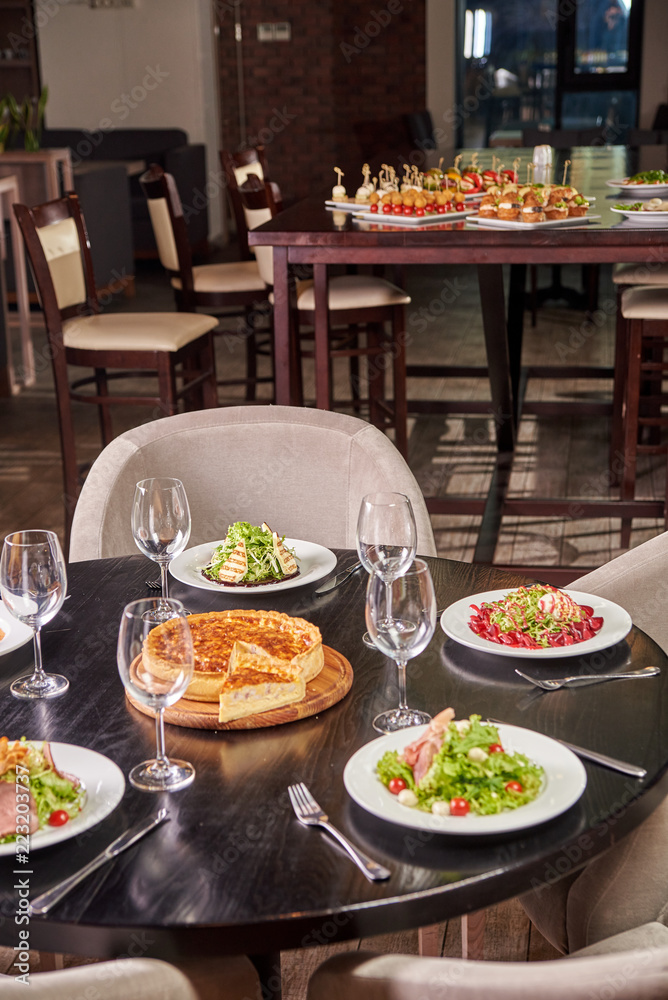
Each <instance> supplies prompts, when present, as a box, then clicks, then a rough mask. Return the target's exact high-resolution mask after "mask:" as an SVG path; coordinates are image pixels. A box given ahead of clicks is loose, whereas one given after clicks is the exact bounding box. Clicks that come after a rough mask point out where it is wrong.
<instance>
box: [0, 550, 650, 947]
mask: <svg viewBox="0 0 668 1000" xmlns="http://www.w3.org/2000/svg"><path fill="white" fill-rule="evenodd" d="M337 555H338V556H339V566H338V568H339V569H341V568H343V567H345V566H346V565H348V564H350V563H352V562H353V560H354V559H356V558H357V557H356V554H355V553H353V552H339V553H337ZM429 563H430V566H431V568H432V572H433V576H434V581H435V585H436V592H437V598H438V606H439V607H440V608H442V607H445V606H447V605H448V604H449V603H452V602H453V601H455V600H458V599H459V598H461V597H465V596H467V595H469V594H474V593H479V592H482V591H487V590H491V589H495V588H499V587H505V586H509V587H510V586H514V585H517V584H518V583H520V582H523V581H522V580H521V579H520V578H519V577H517V576H514V575H510V574H507V573H502V572H500V571H497V570H494V569H491V568H488V567H484V566H479V565H470V564H464V563H457V562H453V561H450V560H446V559H431V560H429ZM69 575H70V584H69V591H70V594H71V598H70V599H68V600H67V601H66V603H65V605H64V608H63V610H62V611H61V612H60V614H59V615H58V616H57V617H56V618H55V619H54V620H53V622H51V623H50V624H49V625H48V626H46V628H45V630H44V635H43V650H44V662H45V667H46V669H47V670H56V669H57V670H58V671H59V672H62V673H64V674H65V675H66V676H68V677H69V679H70V682H71V687H70V690H69V692H68V694H67V695H65V696H64V697H62V698H60V699H56V700H54V701H48V702H45V703H27V702H21V701H17V700H16V699H14V698H13V697H12V696H11V695H10V693H9V685H10V683H11V681H12V680H13V679H14V678H15V677H16V676H17V675H19V674H20V673H23V672H25V670H26V668H27V667H29V666H30V664H31V662H32V648H31V646H30V645H28V646H24V647H22V648H21V649H18V650H16V651H14V652H12V653H8V654H7V655H6V656H4V657H2V658H0V677H1V689H0V690H1V694H0V697H1V699H2V715H3V725H2V733H3V734H6V735H8V736H9V737H11V738H16V737H19V736H25V737H27V738H29V739H47V740H54V741H62V742H66V743H73V744H77V745H80V746H84V747H89V748H91V749H94V750H97V751H99V752H101V753H103V754H106V755H107V756H108V757H109V758H111V759H112V760H114V761H115V762H116V763H117V764H119V766H120V767H121V768H122V770H123V772H124V773H125V774H127V772H128V770H129V769H130V767H131V766H132V765H134V764H135V763H137V762H138V761H140V760H142V759H144V758H145V757H147V756H150V755H152V752H153V748H154V724H153V722H152V720H151V719H150V718H148V717H146V716H145V715H142V714H140V713H139V712H138V711H136V710H135V709H134V708H132V707H131V706H130V705H129V704H128V703H127V701H126V699H125V696H124V691H123V686H122V684H121V681H120V678H119V675H118V671H117V667H116V638H117V631H118V623H119V619H120V614H121V610H122V608H123V606H124V604H125V603H126V602H128V601H130V600H133V599H135V598H137V597H141V596H145V595H146V593H147V590H146V587H145V580H146V579H147V578H149V577H153V578H154V577H155V576H156V573H155V567H154V566H153V565H152V564H151V563H149V561H148V560H146V559H144V558H142V557H141V556H139V555H138V556H131V557H124V558H118V559H106V560H99V561H93V562H86V563H77V564H74V565H72V566H71V567H70V574H69ZM365 586H366V574H364V573H362V572H360V573H358V574H356V575H355V576H354V577H353V578H352V580H350V581H349V582H348V583H347V584H345V585H344V586H343V587H341V588H339V589H338V590H334V591H332V592H331V593H329V594H326V595H323V596H320V597H318V596H316V595H315V594H314V593H313V585H311V586H304V587H301V588H295V589H293V590H289V591H286V592H284V593H276V594H272V595H266V594H265V595H259V594H258V595H255V596H252V595H250V594H244V595H243V597H241V596H240V597H239V598H236V599H235V600H234V601H231V600H230V599H228V598H227V597H226V596H224V595H222V594H216V593H211V592H208V591H205V590H195V589H192V588H188V587H185V586H184V585H182V584H179V583H176V582H173V583H172V588H171V591H172V596H176V597H180V598H182V599H184V601H185V603H186V604H187V607H188V608H189V609H190V610H192V611H205V610H215V609H223V608H226V607H232V606H239V605H245V606H248V607H265V608H269V607H273V608H276V609H277V610H279V611H286V612H288V613H291V614H295V615H299V616H303V617H305V618H308V619H309V620H311V621H312V622H314V623H315V624H316V625H318V626H319V628H320V629H321V631H322V635H323V641H324V642H325V643H326V644H327V645H329V646H331V647H333V648H334V649H336V650H338V651H339V652H340V653H342V654H343V655H344V656H345V657H347V658H348V660H349V661H350V663H351V664H352V667H353V670H354V680H353V685H352V689H351V691H350V692H349V694H348V695H346V697H345V698H344V699H343V700H342V701H341V702H339V703H338V704H336V705H335V706H333V707H332V708H329V709H328V710H326V711H324V712H322V713H321V714H320V715H317V716H314V717H312V718H307V719H303V720H300V721H299V722H295V723H291V724H289V725H284V726H277V727H273V728H269V729H267V728H265V729H257V730H251V731H201V730H194V729H185V728H180V727H176V726H167V727H166V743H167V752H168V753H171V754H173V755H174V756H179V757H183V758H185V759H187V760H190V761H192V762H193V763H194V764H195V767H196V769H197V777H196V780H195V782H194V784H193V785H192V786H191V787H190V788H188V789H185V790H183V791H181V792H177V793H174V794H172V795H164V796H154V795H151V794H150V793H141V792H139V791H136V790H135V789H133V788H132V787H131V786H130V785H129V784H128V786H127V788H126V791H125V795H124V797H123V799H122V801H121V803H120V805H119V806H118V807H117V808H116V809H115V810H114V811H113V813H111V814H110V815H109V816H108V817H107V818H106V819H105V820H103V821H102V822H101V823H99V824H98V825H97V826H96V827H94V828H93V829H91V830H90V831H88V832H87V833H85V834H83V835H81V836H79V837H77V838H76V839H71V840H66V841H64V842H63V843H61V844H58V845H54V846H52V847H49V848H46V849H42V850H33V851H32V852H31V854H30V875H29V880H30V894H31V896H32V897H33V898H34V896H36V895H37V894H38V893H39V892H42V891H43V890H45V889H46V888H48V887H49V886H51V885H53V884H54V883H55V882H57V881H59V880H60V879H62V878H63V877H65V876H66V875H68V874H70V873H72V872H73V871H75V870H76V869H77V868H79V867H80V866H81V865H83V864H84V863H85V862H86V861H88V860H89V859H90V858H92V857H94V856H95V855H96V854H97V853H98V852H99V851H101V850H102V849H104V847H106V846H107V844H109V843H110V841H111V840H112V839H113V838H114V837H116V836H117V835H118V834H119V833H121V832H122V831H123V830H124V829H126V828H127V827H128V826H129V825H130V824H132V823H133V822H135V821H136V820H137V819H139V818H141V817H142V816H145V815H148V814H149V813H151V812H153V811H155V810H156V809H157V808H158V806H160V805H166V806H167V807H168V809H169V814H170V817H171V821H170V822H169V823H166V824H164V825H163V826H161V827H160V828H159V829H157V830H156V831H154V832H153V833H151V835H150V836H149V837H147V838H145V839H144V840H143V841H142V842H141V843H139V844H137V845H135V846H134V847H132V848H130V849H129V850H128V851H126V852H125V853H123V854H122V855H120V856H119V857H118V858H116V859H115V860H114V861H112V862H110V863H109V864H106V865H105V866H104V867H103V868H102V869H100V870H98V871H97V872H96V873H95V874H93V875H92V876H90V877H89V878H88V879H87V880H86V881H84V882H83V883H81V884H80V885H79V886H78V887H77V888H76V889H75V890H74V891H72V892H71V894H70V895H69V896H68V897H67V898H66V899H64V900H63V901H62V902H61V903H60V904H58V905H57V906H56V907H55V908H54V909H53V910H52V911H51V912H50V913H49V914H48V916H46V917H42V918H38V917H33V918H32V919H31V921H30V925H29V930H30V946H31V947H33V948H38V949H42V950H45V951H55V952H75V953H80V954H90V955H97V956H100V957H111V956H118V955H123V954H130V955H136V954H145V955H154V956H158V957H165V958H178V957H184V956H196V955H212V954H234V953H246V954H258V953H264V954H268V953H273V952H276V951H278V950H280V949H287V948H296V947H301V946H303V947H306V946H309V945H316V944H323V943H330V942H332V941H334V940H336V939H346V938H353V937H366V936H369V935H374V934H380V933H383V932H386V931H391V930H396V929H401V928H410V927H418V926H425V925H428V924H432V923H435V922H437V921H440V920H444V919H446V918H448V917H451V916H455V915H460V914H465V913H469V912H472V911H475V910H478V909H481V908H482V907H484V906H486V905H488V904H493V903H496V902H499V901H501V900H503V899H506V898H510V897H513V896H516V895H518V894H521V893H524V892H526V891H528V890H529V889H531V888H532V887H538V886H540V885H543V884H545V883H549V882H551V881H554V880H556V879H557V878H558V877H560V876H562V875H564V874H566V873H567V872H570V871H573V870H574V869H576V868H578V867H580V866H581V865H583V864H584V863H585V862H586V861H588V860H589V859H591V858H593V857H594V856H596V855H597V854H599V853H600V852H601V851H603V850H605V848H606V847H608V846H609V845H610V844H611V843H613V842H614V841H616V840H618V839H619V837H621V836H622V835H623V834H624V833H626V832H628V831H629V830H631V829H632V828H634V827H635V826H636V825H637V824H638V823H640V822H641V821H642V820H643V818H644V817H645V816H647V815H648V814H649V813H650V812H651V810H652V809H654V808H655V807H656V806H657V805H658V803H659V802H660V801H661V799H662V798H663V796H664V794H665V792H666V790H667V789H668V783H667V780H666V770H667V767H668V721H667V720H668V670H667V669H666V666H667V662H666V657H665V655H664V654H663V652H662V651H661V650H660V649H659V647H658V646H657V645H656V644H655V643H654V642H653V641H652V640H650V639H649V637H648V636H646V635H645V634H644V633H642V632H640V631H638V630H636V629H635V628H634V629H633V630H632V632H631V633H630V635H629V636H628V639H627V640H625V641H623V642H622V643H620V644H619V645H618V646H616V647H613V648H612V649H610V650H606V651H604V652H601V653H597V654H594V655H593V656H591V657H590V658H589V666H591V668H592V669H593V670H594V671H597V670H598V671H601V670H604V669H613V670H615V669H618V668H619V669H621V668H622V666H624V665H625V664H628V663H632V664H633V666H634V667H642V666H645V665H648V664H656V665H658V666H660V667H662V668H663V669H662V673H661V675H660V676H658V677H655V678H652V679H650V680H643V681H633V680H632V681H618V682H614V683H607V684H599V685H595V686H587V687H579V688H577V689H575V688H571V689H564V690H561V691H559V692H554V693H548V694H543V693H541V692H539V691H538V690H535V689H533V688H531V687H529V685H528V684H527V683H526V682H525V681H523V680H521V679H520V678H519V677H517V675H515V673H514V670H513V666H514V665H515V661H514V659H512V658H505V657H499V656H492V655H488V654H480V653H476V652H474V651H472V650H468V649H466V648H464V647H462V646H460V645H458V644H457V643H454V642H453V641H452V640H450V639H447V638H446V636H445V635H444V634H443V632H442V631H441V629H440V628H439V627H437V630H436V634H435V635H434V638H433V640H432V642H431V644H430V646H429V647H428V649H427V650H426V651H425V652H424V653H423V654H422V655H421V656H420V657H419V658H418V659H416V660H415V661H413V662H412V663H411V664H409V669H408V691H409V702H410V704H412V705H415V706H416V707H420V708H424V709H426V710H427V711H429V712H431V713H432V714H434V713H436V712H437V711H439V710H440V709H442V708H444V707H446V706H448V705H452V706H453V707H454V708H455V710H456V713H457V716H458V717H459V718H461V717H463V716H466V715H469V714H470V713H472V712H478V713H480V714H481V715H482V716H483V717H486V716H492V717H495V718H497V719H500V720H502V721H505V722H508V723H513V724H516V725H521V726H525V727H527V728H529V729H535V730H537V731H540V732H543V733H546V734H547V735H549V736H555V737H560V738H563V739H565V740H568V741H570V742H573V743H577V744H580V745H581V746H586V747H590V748H592V749H596V750H599V751H602V752H604V753H608V754H611V755H614V756H616V757H619V758H623V759H625V760H627V761H630V762H632V763H634V764H638V765H641V766H643V767H645V768H646V769H647V777H646V778H645V779H644V780H642V781H639V780H636V779H632V778H629V777H627V776H624V775H623V774H619V773H616V772H614V771H612V770H608V769H606V768H603V767H599V766H596V765H594V764H588V763H587V764H586V765H585V766H586V770H587V776H588V782H587V788H586V790H585V793H584V795H583V796H582V798H581V799H580V801H579V802H578V803H577V804H576V805H574V806H573V807H572V808H571V809H569V810H568V811H567V812H566V813H564V814H563V815H561V816H559V817H557V818H555V819H553V820H552V821H550V822H547V823H545V824H544V825H542V826H540V827H537V828H534V829H529V830H525V831H519V832H517V833H514V834H511V835H504V836H496V837H469V838H466V837H447V836H444V835H439V834H434V833H426V832H423V833H420V832H417V831H413V830H411V829H408V828H405V827H398V826H394V825H392V824H389V823H385V822H384V821H382V820H380V819H376V818H374V817H373V816H371V815H369V814H367V813H366V812H365V811H364V810H362V809H361V808H360V807H358V806H357V805H356V804H355V803H354V802H353V801H352V800H351V799H350V798H349V796H348V794H347V792H346V791H345V789H344V785H343V780H342V773H343V768H344V766H345V763H346V761H347V760H348V758H349V757H350V756H351V755H352V754H353V753H354V752H355V751H356V750H357V749H358V748H359V747H361V746H362V745H363V744H365V743H367V742H368V741H369V740H371V739H374V738H376V736H377V735H378V734H377V733H376V732H375V731H374V730H373V729H372V727H371V720H372V718H373V717H374V716H375V715H376V714H377V713H378V712H379V711H380V710H381V709H383V708H385V707H388V706H391V705H393V704H394V703H395V701H396V696H397V687H396V669H395V666H394V664H393V663H392V662H391V661H389V660H386V659H385V658H384V657H383V656H381V655H380V653H377V652H375V651H374V650H370V649H367V648H366V647H365V646H364V645H363V643H362V633H363V632H364V628H365V625H364V591H365ZM524 664H525V666H526V661H524ZM582 665H583V657H582V656H578V654H577V652H576V653H575V655H574V657H573V658H568V659H559V660H554V661H551V663H550V664H547V663H544V664H542V665H539V667H538V669H539V670H542V671H543V673H544V674H545V675H546V676H547V675H549V673H550V672H552V673H553V675H555V674H556V673H562V672H563V673H569V672H577V670H579V669H581V667H582ZM571 668H575V669H574V670H571ZM295 781H304V782H306V784H307V785H308V786H309V787H310V789H311V790H312V792H313V794H314V795H315V797H316V798H317V799H318V801H319V802H320V804H321V805H322V806H323V807H324V808H325V809H326V810H327V812H328V813H329V816H330V818H331V820H332V821H333V822H334V823H335V824H336V825H337V826H339V827H340V828H341V829H342V830H343V831H344V832H345V833H346V834H347V835H348V836H349V837H350V839H351V840H353V841H354V842H355V843H357V844H358V845H359V846H360V847H361V848H362V849H364V850H366V851H367V852H368V853H369V854H371V855H372V856H373V857H374V858H376V859H377V860H378V861H380V862H381V863H383V864H385V865H387V866H388V867H390V868H391V869H392V873H393V874H392V877H391V878H390V879H389V880H388V881H386V882H375V883H373V882H369V881H368V880H367V879H366V878H365V877H364V876H363V875H362V874H361V873H360V872H359V871H358V869H357V868H356V867H355V866H354V865H353V864H352V863H351V862H350V860H349V859H348V858H347V856H346V855H345V854H344V853H343V852H342V851H340V850H339V849H338V848H337V847H335V846H334V844H333V841H332V840H331V838H329V837H328V836H327V835H326V834H324V833H322V832H320V831H319V830H315V829H307V828H303V827H301V826H300V825H299V824H298V823H297V822H296V820H295V818H294V815H293V813H292V809H291V807H290V804H289V801H288V796H287V791H286V789H287V786H288V784H290V783H292V782H295ZM17 867H18V866H17V865H16V864H15V862H14V859H13V857H11V858H1V859H0V873H1V875H2V879H1V889H0V943H2V944H3V945H7V946H10V947H12V946H13V945H14V944H16V943H17V941H18V937H17V933H18V927H17V925H16V924H15V919H14V918H15V913H16V910H17V898H18V897H17V890H16V888H14V887H13V886H14V882H15V876H14V874H13V873H14V870H15V869H16V868H17ZM24 867H25V866H24Z"/></svg>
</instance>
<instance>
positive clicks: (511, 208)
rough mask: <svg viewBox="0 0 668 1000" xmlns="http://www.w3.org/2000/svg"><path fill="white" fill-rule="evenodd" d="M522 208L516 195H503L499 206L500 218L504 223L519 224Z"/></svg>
mask: <svg viewBox="0 0 668 1000" xmlns="http://www.w3.org/2000/svg"><path fill="white" fill-rule="evenodd" d="M521 207H522V205H521V202H519V201H518V198H517V194H516V193H512V194H508V195H501V197H500V198H499V204H498V218H499V219H502V220H503V221H504V222H517V221H518V219H519V217H520V209H521Z"/></svg>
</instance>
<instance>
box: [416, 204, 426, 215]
mask: <svg viewBox="0 0 668 1000" xmlns="http://www.w3.org/2000/svg"><path fill="white" fill-rule="evenodd" d="M415 214H416V215H424V208H422V207H421V206H419V207H418V208H416V209H415Z"/></svg>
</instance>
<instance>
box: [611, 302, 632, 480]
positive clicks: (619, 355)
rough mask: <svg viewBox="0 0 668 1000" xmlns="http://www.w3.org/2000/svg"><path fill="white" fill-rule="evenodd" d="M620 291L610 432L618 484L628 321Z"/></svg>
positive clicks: (613, 462) (622, 430)
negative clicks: (625, 316) (622, 305)
mask: <svg viewBox="0 0 668 1000" xmlns="http://www.w3.org/2000/svg"><path fill="white" fill-rule="evenodd" d="M620 299H621V291H619V292H618V294H617V319H616V324H615V373H614V377H613V383H612V429H611V433H610V481H611V485H613V486H619V484H620V460H621V459H622V458H623V454H624V453H623V447H624V424H623V415H622V411H623V408H624V389H625V384H626V359H627V357H628V322H627V320H625V319H624V317H623V316H622V309H621V302H620Z"/></svg>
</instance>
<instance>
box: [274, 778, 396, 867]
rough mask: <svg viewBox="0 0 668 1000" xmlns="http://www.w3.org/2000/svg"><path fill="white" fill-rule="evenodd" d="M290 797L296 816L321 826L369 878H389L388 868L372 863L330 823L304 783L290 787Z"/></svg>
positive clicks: (306, 822) (303, 820)
mask: <svg viewBox="0 0 668 1000" xmlns="http://www.w3.org/2000/svg"><path fill="white" fill-rule="evenodd" d="M288 795H289V796H290V802H291V803H292V808H293V809H294V811H295V815H296V817H297V819H298V820H299V822H300V823H303V825H304V826H321V827H323V829H325V830H327V831H329V833H331V835H332V836H333V837H335V838H336V839H337V840H338V842H339V843H340V844H341V847H343V848H345V850H346V851H347V852H348V854H349V855H350V857H351V858H352V859H353V861H354V862H355V864H356V865H357V867H358V868H359V869H360V871H362V872H364V874H365V875H366V877H367V878H369V879H372V880H373V881H379V880H381V879H386V878H389V877H390V875H391V874H392V872H391V871H390V870H389V869H388V868H383V866H382V865H379V864H378V862H377V861H372V859H371V858H369V857H367V855H366V854H364V853H363V852H362V851H358V850H357V848H356V847H353V845H352V844H351V843H350V841H349V840H348V839H347V838H346V837H344V835H343V834H342V833H341V831H340V830H337V829H336V827H335V826H332V824H331V823H330V822H329V820H328V818H327V813H326V812H325V811H324V809H321V807H320V806H319V805H318V803H317V802H316V801H315V799H314V798H313V796H312V795H311V793H310V792H309V790H308V788H307V787H306V785H305V784H304V782H303V781H300V782H299V784H297V785H288Z"/></svg>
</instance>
